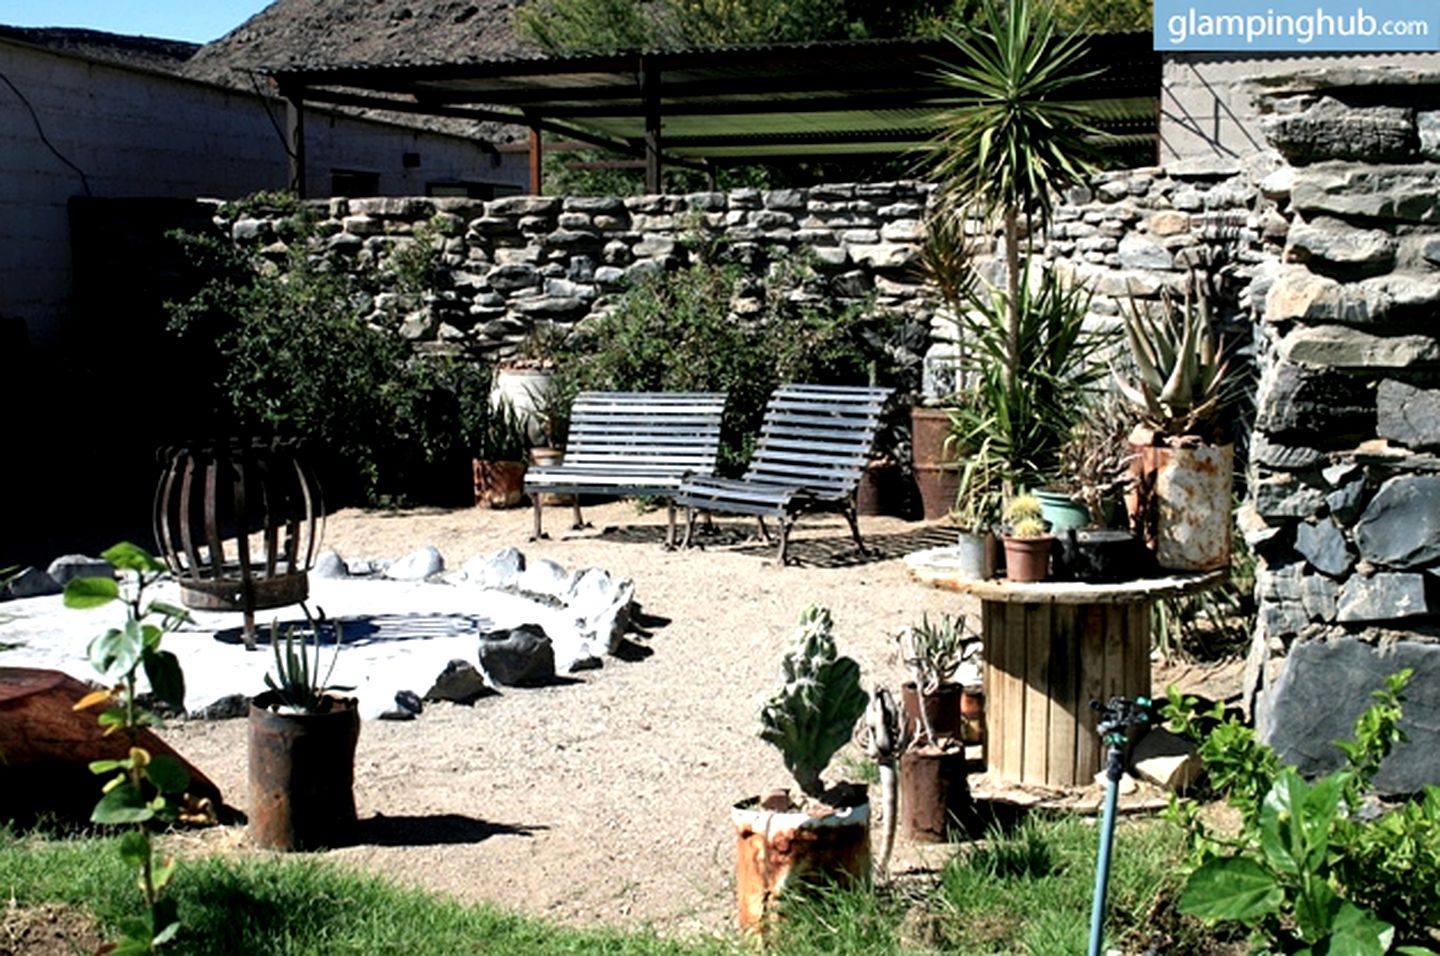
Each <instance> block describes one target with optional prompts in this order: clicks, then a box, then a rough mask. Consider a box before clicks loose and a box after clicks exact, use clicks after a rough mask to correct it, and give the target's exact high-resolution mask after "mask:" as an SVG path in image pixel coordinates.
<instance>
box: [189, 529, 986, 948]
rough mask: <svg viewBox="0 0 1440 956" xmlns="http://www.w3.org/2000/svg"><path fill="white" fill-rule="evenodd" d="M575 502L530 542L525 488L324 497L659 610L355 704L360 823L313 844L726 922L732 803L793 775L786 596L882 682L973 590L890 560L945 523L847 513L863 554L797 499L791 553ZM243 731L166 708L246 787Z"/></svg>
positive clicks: (210, 841)
mask: <svg viewBox="0 0 1440 956" xmlns="http://www.w3.org/2000/svg"><path fill="white" fill-rule="evenodd" d="M586 517H587V518H588V519H589V520H590V521H592V522H593V523H594V529H589V530H585V531H578V532H572V531H568V530H565V529H566V528H567V527H568V525H569V520H568V518H569V511H568V509H564V508H549V509H547V514H546V520H547V527H548V530H550V531H551V533H552V534H553V535H554V538H553V539H552V540H546V541H541V542H535V543H527V541H526V538H527V537H528V535H529V531H530V521H531V515H530V512H529V510H528V509H520V510H515V511H485V510H457V511H404V512H359V511H343V512H340V513H338V514H336V515H332V516H331V517H330V519H329V521H328V523H327V527H326V535H325V542H326V545H327V546H330V547H334V548H336V549H337V550H338V551H339V552H340V554H341V555H342V556H344V557H346V558H350V559H353V558H364V557H390V558H394V557H399V556H401V555H403V554H405V553H406V552H408V551H410V550H413V549H415V548H417V547H420V546H422V545H426V544H433V545H435V546H436V547H438V548H439V549H440V551H441V552H442V554H443V555H444V556H445V560H446V564H447V567H458V566H459V565H460V564H462V563H463V562H464V561H465V560H466V559H468V558H470V557H471V556H473V555H476V554H481V553H485V552H488V551H493V550H495V549H497V548H501V547H507V546H515V547H519V548H520V549H521V550H523V551H524V552H525V553H526V554H527V555H528V556H531V557H546V558H550V559H552V560H555V561H557V562H559V563H560V564H562V565H563V566H565V567H566V568H577V567H588V566H599V567H604V568H606V569H608V570H610V571H611V572H613V573H615V574H618V575H621V576H625V577H630V578H632V579H634V581H635V585H636V597H637V599H638V600H639V601H640V602H641V604H642V606H643V610H644V612H645V614H647V615H655V616H657V617H660V618H667V619H669V623H668V624H665V625H664V626H659V627H655V628H654V629H653V633H652V636H650V637H648V638H644V639H642V640H641V644H642V645H643V646H644V647H645V648H646V649H647V650H648V651H650V653H649V654H647V655H644V656H641V655H636V657H637V658H638V659H635V660H627V661H622V660H615V659H608V660H607V661H606V663H605V666H604V668H603V669H601V670H598V671H589V672H585V673H582V674H579V675H577V679H576V680H575V681H574V682H573V683H566V684H562V685H559V686H552V687H546V688H540V689H531V690H509V691H506V692H505V693H503V694H499V695H495V696H491V697H486V698H483V699H481V700H480V701H478V702H477V703H476V704H475V705H474V706H473V707H461V706H456V705H448V704H432V705H429V706H427V708H426V710H425V712H424V713H423V714H422V715H421V716H420V717H419V719H417V720H415V721H413V722H408V723H392V722H385V721H370V722H367V723H366V724H365V725H364V727H363V729H362V731H361V735H360V745H359V752H358V753H357V755H356V787H355V793H356V802H357V805H358V808H359V812H360V816H361V819H362V836H361V841H360V843H359V844H358V845H356V846H351V847H347V848H343V849H339V850H334V851H330V852H328V853H326V854H324V856H325V857H327V858H329V859H332V860H335V861H339V862H343V863H348V864H353V865H356V866H360V867H363V868H365V869H367V870H373V871H375V872H378V873H382V874H385V875H386V876H388V877H390V878H394V879H398V880H400V881H404V882H408V883H413V884H415V885H419V886H423V887H426V888H428V889H431V890H436V891H440V892H444V893H448V894H452V895H454V896H457V897H460V898H463V899H467V900H485V901H489V902H493V903H497V904H500V905H502V906H504V907H507V908H510V909H514V910H519V911H523V912H526V913H531V914H535V915H540V916H545V917H549V918H554V919H558V920H560V921H563V922H566V923H572V924H590V925H593V924H610V925H628V926H637V925H642V924H650V925H653V926H654V927H655V928H656V929H658V930H659V931H661V932H663V933H666V934H689V933H695V932H701V933H709V932H720V931H724V930H726V929H728V927H729V926H730V925H732V921H733V912H734V904H733V898H732V893H733V867H734V859H733V857H734V849H733V843H734V835H733V831H732V829H731V825H730V822H729V812H728V811H729V807H730V805H731V804H733V803H734V802H736V801H737V800H739V799H741V798H743V797H745V796H747V795H750V794H753V793H756V792H759V791H761V790H763V789H767V788H769V787H772V786H783V785H785V784H786V783H787V782H788V775H787V774H786V771H785V769H784V767H783V765H782V764H781V762H780V760H779V757H778V756H777V755H776V754H775V752H774V751H773V750H771V749H770V748H769V747H768V746H766V745H764V744H763V743H761V741H759V740H758V739H757V737H756V736H755V730H756V716H755V715H756V711H757V705H758V701H759V700H760V699H761V698H762V697H763V696H765V695H766V694H767V693H768V692H769V691H770V690H771V689H772V687H773V685H774V682H775V680H776V676H777V673H778V664H779V658H780V653H781V648H782V646H783V644H784V641H785V637H786V635H787V633H788V632H789V631H790V629H791V627H792V626H793V624H794V621H795V619H796V617H797V615H798V614H799V613H800V611H801V610H802V609H803V608H804V607H805V606H806V605H808V604H811V603H820V604H824V605H827V606H828V607H830V609H831V610H832V612H833V613H834V617H835V621H836V632H837V637H838V640H839V644H840V648H841V652H842V653H846V654H849V655H851V656H853V657H855V658H856V659H857V660H858V661H859V662H860V664H861V667H862V669H863V673H864V675H865V681H866V683H867V684H871V683H874V682H885V683H888V684H890V685H891V686H893V685H894V684H895V683H897V682H898V681H899V680H900V679H901V673H900V670H899V668H898V665H897V664H896V663H895V662H894V661H893V660H892V659H891V657H890V635H891V634H893V633H894V632H895V631H896V630H898V629H899V628H900V627H902V626H903V625H905V624H907V623H910V622H914V621H918V619H919V618H920V615H921V613H922V612H929V613H930V614H931V615H934V614H936V613H937V612H942V611H951V612H954V611H957V610H960V611H966V612H971V613H973V612H974V610H975V608H974V607H973V606H972V604H971V603H970V599H968V598H961V597H959V596H957V595H954V594H948V593H945V592H941V591H938V590H934V589H931V588H927V587H923V586H921V585H918V584H916V583H915V582H913V581H911V580H910V579H909V577H908V575H907V574H906V572H905V569H904V566H903V565H902V563H901V562H900V561H899V560H898V558H899V556H900V555H903V554H905V553H907V552H910V551H915V550H919V549H920V548H924V547H933V546H935V545H937V544H944V543H948V540H949V538H950V535H949V533H948V531H947V530H946V529H945V528H944V527H941V526H933V525H931V526H927V525H921V524H914V523H906V522H903V521H899V520H896V519H889V518H868V519H862V530H863V532H864V534H865V537H866V541H867V542H868V543H870V544H871V545H873V546H875V548H876V550H877V552H878V553H877V555H876V556H874V557H872V558H871V559H861V558H860V557H859V556H858V555H857V554H856V553H855V551H854V548H853V545H852V544H851V542H850V540H849V535H848V531H847V529H846V528H845V524H844V522H843V520H840V519H838V518H829V517H814V518H806V519H803V520H802V521H801V522H800V525H799V528H798V532H797V535H796V538H795V540H794V543H793V546H792V555H793V556H794V557H795V558H797V559H798V560H799V562H800V564H799V565H798V566H791V567H786V568H783V569H782V568H779V567H777V566H776V565H775V563H774V561H773V549H772V548H768V547H764V546H760V545H752V544H746V543H744V542H743V541H742V540H741V539H742V536H743V535H742V532H746V531H748V530H749V529H751V528H753V523H752V524H749V525H742V524H741V523H738V522H729V521H717V523H716V525H717V530H718V534H717V535H716V536H715V538H713V539H711V541H712V543H710V544H709V545H708V546H706V547H705V548H704V550H691V551H689V552H686V553H667V552H665V551H663V550H662V549H661V547H660V544H661V542H662V540H663V535H664V512H663V511H660V512H656V513H650V514H640V513H638V512H637V510H636V508H635V507H634V506H633V505H632V504H629V503H625V502H619V503H614V504H608V505H602V506H597V507H594V508H588V509H586ZM476 610H477V612H479V613H483V610H484V609H483V608H477V609H476ZM244 734H245V722H244V721H241V720H231V721H219V722H189V723H175V724H171V725H170V726H169V728H168V729H167V731H166V734H165V736H166V737H167V739H168V740H169V741H170V742H171V743H172V744H173V745H174V746H176V747H177V749H179V750H180V751H181V752H182V753H183V754H185V755H186V756H187V757H189V758H190V759H191V760H192V761H193V762H194V763H195V764H196V765H197V766H199V767H200V768H201V769H202V770H204V771H205V773H207V774H208V775H209V776H210V777H211V778H212V779H213V780H214V781H215V782H216V783H217V784H219V785H220V787H221V790H222V791H223V792H224V793H225V794H226V795H227V798H228V800H229V802H230V803H232V804H234V805H236V806H239V807H242V808H243V806H244V803H245V759H246V758H245V737H244ZM832 776H833V771H832ZM185 840H186V842H193V843H194V844H195V846H194V847H193V848H192V849H193V850H199V849H201V848H205V847H208V848H211V849H215V850H218V851H223V852H235V853H251V852H258V851H255V850H253V849H252V848H251V847H250V846H249V845H248V844H247V841H246V838H245V835H244V832H243V829H241V828H233V827H231V828H225V827H222V828H216V829H213V830H210V831H207V832H206V833H204V834H203V835H199V836H195V837H186V838H185Z"/></svg>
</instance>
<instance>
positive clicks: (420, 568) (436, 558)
mask: <svg viewBox="0 0 1440 956" xmlns="http://www.w3.org/2000/svg"><path fill="white" fill-rule="evenodd" d="M444 570H445V559H444V558H443V557H441V556H440V549H439V548H437V547H435V546H434V545H430V544H427V545H426V546H425V547H423V548H417V549H416V550H414V551H411V552H410V553H409V554H407V555H405V557H403V558H401V559H399V560H398V561H394V562H392V563H391V564H390V566H389V567H388V568H386V569H385V577H387V578H389V579H390V580H392V581H423V580H425V579H426V578H428V577H430V575H432V574H439V573H440V572H441V571H444Z"/></svg>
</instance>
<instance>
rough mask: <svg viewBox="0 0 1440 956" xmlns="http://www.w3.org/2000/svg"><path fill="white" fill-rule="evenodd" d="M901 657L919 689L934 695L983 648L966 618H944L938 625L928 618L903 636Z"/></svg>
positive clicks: (906, 630)
mask: <svg viewBox="0 0 1440 956" xmlns="http://www.w3.org/2000/svg"><path fill="white" fill-rule="evenodd" d="M899 642H900V657H901V659H902V660H903V661H904V662H905V664H906V665H907V666H909V668H910V670H911V672H912V673H913V674H914V675H915V685H916V687H917V688H919V690H921V691H922V692H923V693H927V694H933V693H934V692H935V690H936V689H937V688H939V686H940V685H941V684H943V683H946V682H947V681H949V680H950V679H951V678H952V677H953V676H954V675H955V669H956V668H958V667H959V666H960V664H961V662H962V661H964V660H966V659H967V658H969V657H970V656H971V655H972V654H973V653H974V652H975V651H976V650H977V649H978V648H979V646H980V638H979V637H978V636H976V635H975V634H973V633H971V631H970V628H969V625H968V624H967V622H966V618H965V615H963V614H942V615H941V616H940V619H939V620H938V621H936V622H935V623H933V624H932V623H931V622H930V616H929V615H928V614H922V615H921V616H920V624H919V626H917V627H907V628H905V629H904V630H903V631H901V632H900V635H899Z"/></svg>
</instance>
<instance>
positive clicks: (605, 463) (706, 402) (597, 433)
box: [525, 392, 725, 548]
mask: <svg viewBox="0 0 1440 956" xmlns="http://www.w3.org/2000/svg"><path fill="white" fill-rule="evenodd" d="M724 410H725V395H724V393H721V392H581V393H580V394H579V395H577V396H575V403H574V405H573V406H572V407H571V412H570V432H569V437H568V438H567V439H566V442H565V458H564V461H563V462H562V463H561V464H558V465H542V466H537V467H533V468H530V469H529V470H528V471H527V472H526V473H525V491H526V493H527V494H529V495H530V499H531V501H532V502H533V503H534V507H535V538H542V537H544V536H545V533H544V530H543V528H542V526H541V514H540V495H541V494H543V493H547V492H548V493H551V494H561V495H574V496H575V525H574V527H576V528H582V527H584V517H583V516H582V515H581V513H580V496H581V495H613V494H626V495H653V496H663V497H664V498H665V499H666V505H667V510H668V517H669V524H668V526H667V528H666V532H665V546H666V547H667V548H668V547H674V545H675V502H674V500H673V498H672V496H673V495H674V493H675V489H676V488H677V487H679V485H680V482H681V480H682V479H683V478H685V477H687V476H689V475H711V474H714V472H715V459H716V457H717V455H719V452H720V417H721V415H722V414H723V413H724Z"/></svg>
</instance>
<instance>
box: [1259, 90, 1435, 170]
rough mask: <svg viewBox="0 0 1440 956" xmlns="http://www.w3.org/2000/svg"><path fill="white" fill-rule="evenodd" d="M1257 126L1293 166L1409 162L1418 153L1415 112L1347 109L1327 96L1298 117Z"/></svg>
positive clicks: (1271, 118) (1272, 118)
mask: <svg viewBox="0 0 1440 956" xmlns="http://www.w3.org/2000/svg"><path fill="white" fill-rule="evenodd" d="M1260 126H1261V129H1262V131H1263V132H1264V135H1265V138H1266V139H1267V140H1269V141H1270V145H1271V146H1274V147H1275V148H1276V149H1277V150H1279V151H1280V154H1281V155H1282V156H1284V157H1285V158H1286V159H1288V160H1290V162H1292V163H1295V164H1297V165H1303V164H1305V163H1314V162H1320V161H1322V160H1327V159H1359V160H1364V161H1365V162H1371V163H1384V162H1392V161H1396V160H1406V159H1412V158H1414V157H1415V155H1416V153H1417V152H1418V151H1419V148H1420V140H1419V136H1418V135H1417V133H1416V130H1415V111H1414V110H1410V109H1404V108H1402V107H1397V106H1348V105H1346V104H1345V103H1342V102H1340V101H1339V100H1337V99H1335V98H1334V97H1330V96H1324V97H1321V98H1320V99H1319V100H1318V101H1316V102H1315V104H1314V105H1312V106H1311V107H1309V108H1308V109H1305V110H1301V111H1299V112H1294V113H1280V114H1277V115H1272V116H1267V117H1265V118H1264V119H1262V120H1261V122H1260Z"/></svg>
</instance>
